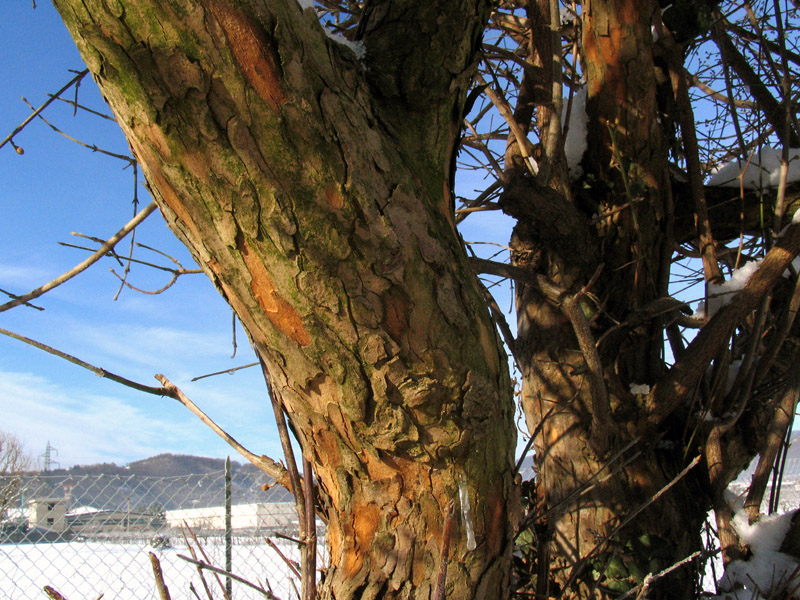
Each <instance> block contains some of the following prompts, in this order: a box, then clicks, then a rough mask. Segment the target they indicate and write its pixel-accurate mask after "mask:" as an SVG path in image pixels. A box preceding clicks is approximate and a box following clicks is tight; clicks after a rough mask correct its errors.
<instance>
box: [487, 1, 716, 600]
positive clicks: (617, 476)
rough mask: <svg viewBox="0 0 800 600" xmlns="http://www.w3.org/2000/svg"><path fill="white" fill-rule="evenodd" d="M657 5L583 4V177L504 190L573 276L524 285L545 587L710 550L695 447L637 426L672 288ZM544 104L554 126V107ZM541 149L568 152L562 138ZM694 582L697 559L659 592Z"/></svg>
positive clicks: (518, 233)
mask: <svg viewBox="0 0 800 600" xmlns="http://www.w3.org/2000/svg"><path fill="white" fill-rule="evenodd" d="M539 4H547V3H546V2H545V3H541V2H540V3H539ZM651 14H652V7H651V6H650V4H649V3H641V2H633V1H628V0H591V1H585V2H584V3H583V10H582V27H583V29H582V31H583V44H582V47H583V52H584V58H585V71H584V76H585V77H586V82H587V113H588V120H587V124H588V128H589V134H588V136H587V139H588V144H589V147H588V150H587V152H586V155H585V157H584V161H583V165H584V170H585V173H586V176H585V177H584V179H582V180H581V181H579V182H578V185H575V186H573V189H572V190H567V191H566V192H564V191H563V189H564V186H563V185H562V183H561V182H562V181H563V180H562V179H560V178H559V177H558V176H557V173H558V169H555V168H551V169H550V171H549V173H550V177H551V179H550V180H549V181H547V182H543V181H542V178H541V176H540V177H537V180H536V181H532V180H530V179H524V180H523V181H517V183H516V184H515V185H512V186H510V187H507V188H506V191H505V193H504V196H503V198H502V200H501V204H502V206H503V209H504V210H505V211H506V212H508V213H510V214H512V215H513V216H515V217H517V218H518V225H517V227H516V228H515V230H514V237H513V239H512V244H511V245H512V260H513V261H514V263H515V264H516V265H518V266H521V267H524V268H526V269H528V270H530V271H533V272H534V273H537V274H540V275H544V276H545V277H546V278H547V279H548V280H550V281H552V282H554V283H556V284H557V285H559V286H561V288H562V289H563V294H562V297H561V298H560V300H559V302H560V306H557V305H556V304H554V302H553V300H552V298H544V297H543V296H542V294H541V292H540V291H539V290H537V289H536V288H535V287H532V286H526V285H518V287H517V313H518V326H519V331H518V336H519V337H518V340H517V344H516V348H517V351H518V357H517V358H518V360H519V361H520V364H521V369H522V372H523V398H522V403H523V408H524V411H525V416H526V420H527V423H528V428H529V430H530V431H531V432H536V434H537V435H536V438H535V439H534V449H535V460H536V472H537V481H536V496H535V498H534V499H533V501H534V504H535V511H534V512H535V515H536V517H537V526H536V531H537V532H538V534H539V538H540V539H539V551H538V552H539V558H540V559H542V558H544V557H548V556H549V557H550V558H551V560H550V563H549V567H550V575H549V577H550V581H549V582H544V581H539V582H538V591H539V592H540V593H546V594H548V595H549V596H556V597H562V595H563V597H565V598H572V597H574V598H588V597H597V598H613V597H616V596H617V595H619V594H620V593H622V592H626V591H630V590H631V589H632V588H634V587H635V586H637V585H641V584H642V583H643V581H644V577H645V576H646V575H647V574H648V573H657V572H659V571H661V570H662V569H665V568H666V567H669V566H670V565H672V564H674V563H676V562H678V561H679V560H681V559H683V558H685V557H687V556H689V555H690V554H691V553H692V552H694V551H696V550H699V549H700V537H699V531H700V526H701V524H702V522H703V521H704V519H705V515H706V511H707V506H708V502H709V499H708V498H707V497H706V498H702V496H701V498H700V499H699V500H698V490H700V489H701V488H699V487H698V484H697V477H698V476H697V474H696V473H695V472H694V471H690V472H689V473H688V474H684V475H681V476H680V477H679V478H678V479H677V480H676V477H678V475H679V473H680V472H681V471H682V469H683V468H684V467H686V466H687V461H688V460H689V459H691V458H692V456H693V455H689V456H688V458H687V455H686V453H685V447H684V445H683V444H682V443H681V439H680V437H679V436H680V435H681V434H682V433H683V432H682V431H681V430H680V428H678V429H679V430H678V431H670V429H669V427H667V428H665V429H663V430H662V429H660V430H658V431H657V432H653V431H647V430H646V429H643V428H641V427H640V426H639V424H638V423H639V419H640V416H641V414H640V409H641V406H642V402H643V399H644V398H645V397H646V396H647V393H648V392H644V391H640V389H641V390H643V389H644V388H638V387H634V388H631V386H644V385H647V386H651V385H653V384H654V383H655V382H656V381H658V380H659V378H660V377H662V376H663V375H664V373H665V372H666V367H664V363H663V345H664V339H663V337H662V331H663V323H662V321H661V317H659V316H656V313H652V312H651V313H648V310H647V309H648V307H649V306H650V304H651V303H652V302H653V301H655V300H656V299H659V298H662V297H666V296H667V295H668V290H667V283H668V273H669V271H668V267H669V258H670V251H669V249H668V248H667V247H666V245H665V242H666V238H667V236H666V235H665V233H666V232H669V231H671V228H672V224H671V222H670V221H669V219H671V197H670V195H669V194H670V192H669V190H670V184H669V173H668V169H667V165H668V163H667V148H666V145H665V144H664V143H663V141H662V135H661V132H660V126H659V124H658V119H657V116H658V112H657V106H656V93H655V77H654V69H655V66H654V64H653V50H652V47H651V44H652V34H651V29H650V25H651ZM542 113H544V118H545V119H547V121H546V122H542V115H540V122H539V129H540V130H546V129H548V128H549V125H550V122H551V121H550V119H551V118H552V117H551V115H549V114H547V111H546V110H543V111H542ZM555 118H557V116H556V117H555ZM555 151H557V152H561V147H560V146H556V148H555ZM542 160H543V161H549V163H550V164H551V165H559V164H564V157H563V152H562V153H561V155H559V154H557V153H556V154H550V155H548V156H545V157H544V158H543V159H542ZM545 183H546V186H545V185H544V184H545ZM634 315H639V316H640V318H639V319H638V321H637V322H635V323H632V322H631V320H630V319H631V317H632V316H634ZM620 324H622V326H620ZM675 436H678V438H677V439H676V437H675ZM697 470H698V471H700V470H701V469H697ZM671 483H674V486H673V487H671V488H670V489H669V490H668V491H666V492H665V493H663V495H658V496H657V494H659V492H660V491H661V490H664V489H665V488H666V487H667V486H668V485H670V484H671ZM654 499H655V500H654ZM545 572H546V571H545ZM540 573H543V572H542V571H541V570H540ZM693 592H694V572H693V568H692V565H691V564H689V565H687V566H685V567H683V568H681V569H678V570H676V571H674V572H673V573H672V574H671V575H670V576H669V577H665V578H664V579H662V580H660V581H658V582H657V583H655V584H654V585H652V586H651V587H650V592H649V594H650V595H648V597H654V598H689V597H692V595H693Z"/></svg>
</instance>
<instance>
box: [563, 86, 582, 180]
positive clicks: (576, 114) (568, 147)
mask: <svg viewBox="0 0 800 600" xmlns="http://www.w3.org/2000/svg"><path fill="white" fill-rule="evenodd" d="M567 103H568V99H566V98H565V99H564V110H563V112H562V113H561V127H564V125H565V121H566V115H567ZM587 131H588V130H587V128H586V88H585V87H583V88H581V89H579V90H578V91H577V92H575V93H574V94H573V95H572V108H571V109H570V113H569V125H568V127H567V139H566V140H564V153H565V154H566V155H567V167H568V169H569V177H570V179H572V180H573V181H574V180H575V179H577V178H578V177H580V176H581V175H583V168H581V166H580V164H579V163H580V162H581V159H582V158H583V153H584V152H586V148H587V147H588V143H587V141H586V135H587Z"/></svg>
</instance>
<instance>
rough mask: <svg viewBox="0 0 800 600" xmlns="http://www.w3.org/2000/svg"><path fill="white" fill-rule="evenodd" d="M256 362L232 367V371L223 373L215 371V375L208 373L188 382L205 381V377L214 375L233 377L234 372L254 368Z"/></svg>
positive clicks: (228, 370)
mask: <svg viewBox="0 0 800 600" xmlns="http://www.w3.org/2000/svg"><path fill="white" fill-rule="evenodd" d="M257 364H258V362H253V363H248V364H246V365H241V366H240V367H233V368H232V369H225V370H224V371H217V372H215V373H208V374H206V375H198V376H197V377H192V379H191V380H190V381H199V380H201V379H205V378H206V377H214V376H216V375H233V374H234V373H235V372H236V371H239V370H241V369H249V368H250V367H255V366H256V365H257Z"/></svg>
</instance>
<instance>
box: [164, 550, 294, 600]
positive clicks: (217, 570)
mask: <svg viewBox="0 0 800 600" xmlns="http://www.w3.org/2000/svg"><path fill="white" fill-rule="evenodd" d="M178 558H180V559H181V560H185V561H186V562H188V563H191V564H193V565H195V566H196V567H197V568H198V569H205V570H207V571H212V572H214V573H215V574H218V575H224V576H225V577H230V578H231V579H233V580H235V581H238V582H239V583H241V584H243V585H246V586H248V587H251V588H253V589H254V590H257V591H258V592H260V593H261V594H263V595H264V597H265V598H269V599H270V600H280V598H278V597H277V596H275V594H273V593H272V592H270V591H269V590H265V589H264V588H263V587H261V586H260V585H258V584H256V583H253V582H252V581H249V580H247V579H245V578H244V577H240V576H239V575H236V574H235V573H231V572H230V571H226V570H225V569H220V568H219V567H215V566H214V565H212V564H210V563H207V562H204V561H202V560H197V559H196V558H191V557H189V556H184V555H183V554H178Z"/></svg>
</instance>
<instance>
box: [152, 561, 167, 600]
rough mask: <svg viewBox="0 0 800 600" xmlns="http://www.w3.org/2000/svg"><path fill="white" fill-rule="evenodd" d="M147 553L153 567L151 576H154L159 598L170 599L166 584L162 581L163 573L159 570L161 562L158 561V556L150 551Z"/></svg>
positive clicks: (162, 599)
mask: <svg viewBox="0 0 800 600" xmlns="http://www.w3.org/2000/svg"><path fill="white" fill-rule="evenodd" d="M148 555H149V556H150V564H151V565H152V567H153V576H154V577H155V578H156V589H157V590H158V596H159V598H161V600H172V599H171V598H170V595H169V590H168V589H167V584H166V583H164V573H163V572H162V571H161V563H160V562H159V561H158V557H157V556H156V555H155V554H153V553H152V552H148Z"/></svg>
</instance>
